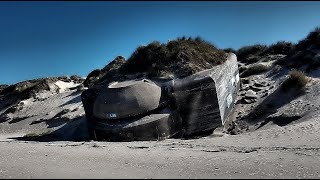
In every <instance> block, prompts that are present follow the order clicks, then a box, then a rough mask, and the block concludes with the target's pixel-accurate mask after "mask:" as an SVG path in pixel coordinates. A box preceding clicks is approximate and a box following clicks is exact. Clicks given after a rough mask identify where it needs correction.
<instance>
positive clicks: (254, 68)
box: [239, 63, 271, 77]
mask: <svg viewBox="0 0 320 180" xmlns="http://www.w3.org/2000/svg"><path fill="white" fill-rule="evenodd" d="M270 69H271V67H269V66H267V65H264V64H259V63H258V64H257V63H256V64H252V65H251V66H249V67H248V68H246V69H245V70H242V71H243V72H242V73H241V74H240V77H248V76H251V75H254V74H259V73H262V72H265V71H268V70H270ZM239 71H240V70H239Z"/></svg>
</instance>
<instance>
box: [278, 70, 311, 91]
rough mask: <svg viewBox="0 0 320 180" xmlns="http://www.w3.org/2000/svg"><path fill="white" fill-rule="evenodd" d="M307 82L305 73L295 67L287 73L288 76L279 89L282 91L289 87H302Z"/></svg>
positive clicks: (298, 88) (299, 88)
mask: <svg viewBox="0 0 320 180" xmlns="http://www.w3.org/2000/svg"><path fill="white" fill-rule="evenodd" d="M307 82H308V79H307V77H306V75H305V74H304V73H303V72H301V71H299V70H296V69H292V70H291V71H290V73H289V77H288V78H287V79H286V80H285V81H284V82H283V83H282V85H281V89H282V90H283V91H285V92H286V91H288V90H289V89H292V88H294V89H297V90H301V89H303V88H304V87H305V86H306V84H307Z"/></svg>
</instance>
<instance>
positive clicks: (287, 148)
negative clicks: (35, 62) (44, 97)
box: [0, 115, 320, 178]
mask: <svg viewBox="0 0 320 180" xmlns="http://www.w3.org/2000/svg"><path fill="white" fill-rule="evenodd" d="M308 119H309V120H308V121H303V122H300V123H295V124H291V125H288V126H285V127H279V126H276V125H275V126H273V127H272V128H269V129H264V130H257V131H255V132H251V133H245V134H240V135H234V136H230V135H223V136H221V137H218V136H217V135H216V136H214V135H215V134H214V135H212V136H209V137H204V138H200V139H191V140H180V139H167V140H164V141H152V142H142V141H141V142H122V143H119V142H94V141H82V142H70V141H55V142H33V141H29V142H27V141H18V140H14V139H10V137H15V136H20V135H19V134H5V135H4V134H3V135H2V136H1V139H0V140H1V141H0V157H1V161H0V178H319V177H320V168H319V167H320V144H319V142H320V134H319V130H320V123H319V122H320V117H319V115H310V117H308ZM292 131H294V132H296V133H294V134H292ZM216 134H218V132H217V133H216Z"/></svg>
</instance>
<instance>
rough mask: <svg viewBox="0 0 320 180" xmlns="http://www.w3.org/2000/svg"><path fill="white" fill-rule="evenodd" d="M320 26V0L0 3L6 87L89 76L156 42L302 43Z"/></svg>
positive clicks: (1, 74) (0, 70)
mask: <svg viewBox="0 0 320 180" xmlns="http://www.w3.org/2000/svg"><path fill="white" fill-rule="evenodd" d="M319 25H320V2H316V1H314V2H303V1H301V2H294V1H293V2H289V1H284V2H276V1H269V2H259V1H257V2H231V1H229V2H222V1H220V2H214V1H213V2H197V1H194V2H188V1H186V2H138V1H137V2H107V1H105V2H99V1H96V2H90V1H87V2H86V1H79V2H74V1H69V2H59V1H57V2H50V1H47V2H46V1H43V2H32V1H30V2H22V1H20V2H19V1H16V2H0V84H12V83H16V82H18V81H22V80H26V79H34V78H39V77H47V76H60V75H69V76H70V75H73V74H77V75H80V76H86V75H87V74H88V73H89V72H91V71H92V70H94V69H96V68H102V67H104V66H105V65H106V64H107V63H108V62H110V61H111V60H113V59H114V58H115V57H116V56H117V55H123V56H124V57H126V58H128V57H129V56H130V55H131V53H132V52H133V51H134V50H135V48H136V47H137V46H139V45H141V44H148V43H150V42H151V41H153V40H158V41H160V42H167V40H168V39H175V38H177V37H179V36H183V35H185V36H193V37H195V36H201V37H203V38H204V39H205V40H208V41H210V42H212V43H213V44H215V45H216V46H217V47H219V48H228V47H231V48H234V49H238V48H239V47H242V46H244V45H252V44H255V43H261V44H266V45H269V44H272V43H276V42H277V41H280V40H286V41H291V42H294V43H296V42H298V41H299V40H301V39H303V38H304V37H305V36H306V35H307V34H308V32H310V31H311V30H313V29H314V28H315V27H317V26H319Z"/></svg>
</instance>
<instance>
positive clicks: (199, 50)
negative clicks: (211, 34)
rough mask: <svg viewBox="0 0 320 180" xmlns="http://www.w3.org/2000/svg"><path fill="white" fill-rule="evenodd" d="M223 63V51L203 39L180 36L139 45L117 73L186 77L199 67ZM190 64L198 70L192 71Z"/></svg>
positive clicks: (224, 57)
mask: <svg viewBox="0 0 320 180" xmlns="http://www.w3.org/2000/svg"><path fill="white" fill-rule="evenodd" d="M225 60H226V54H225V52H224V51H223V50H219V49H218V48H216V47H215V46H214V45H213V44H211V43H209V42H207V41H205V40H203V39H202V38H200V37H196V38H192V37H189V38H186V37H181V38H177V39H176V40H171V41H169V42H168V43H167V44H161V43H160V42H158V41H153V42H151V43H150V44H148V45H147V46H139V47H138V48H137V49H136V50H135V52H134V53H133V54H132V55H131V56H130V57H129V59H128V60H127V62H126V63H125V64H124V65H123V66H121V67H120V69H119V71H120V73H122V74H132V73H147V74H148V75H150V76H152V77H153V76H162V75H165V74H167V73H173V74H174V75H176V76H186V75H189V74H191V73H194V72H197V71H200V69H201V68H203V69H206V68H210V67H211V66H214V65H218V64H221V63H223V62H224V61H225ZM190 63H191V64H194V65H195V66H198V67H200V68H193V67H191V66H190ZM188 64H189V65H188ZM183 65H185V66H183ZM179 70H182V71H183V72H185V73H181V72H179Z"/></svg>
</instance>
